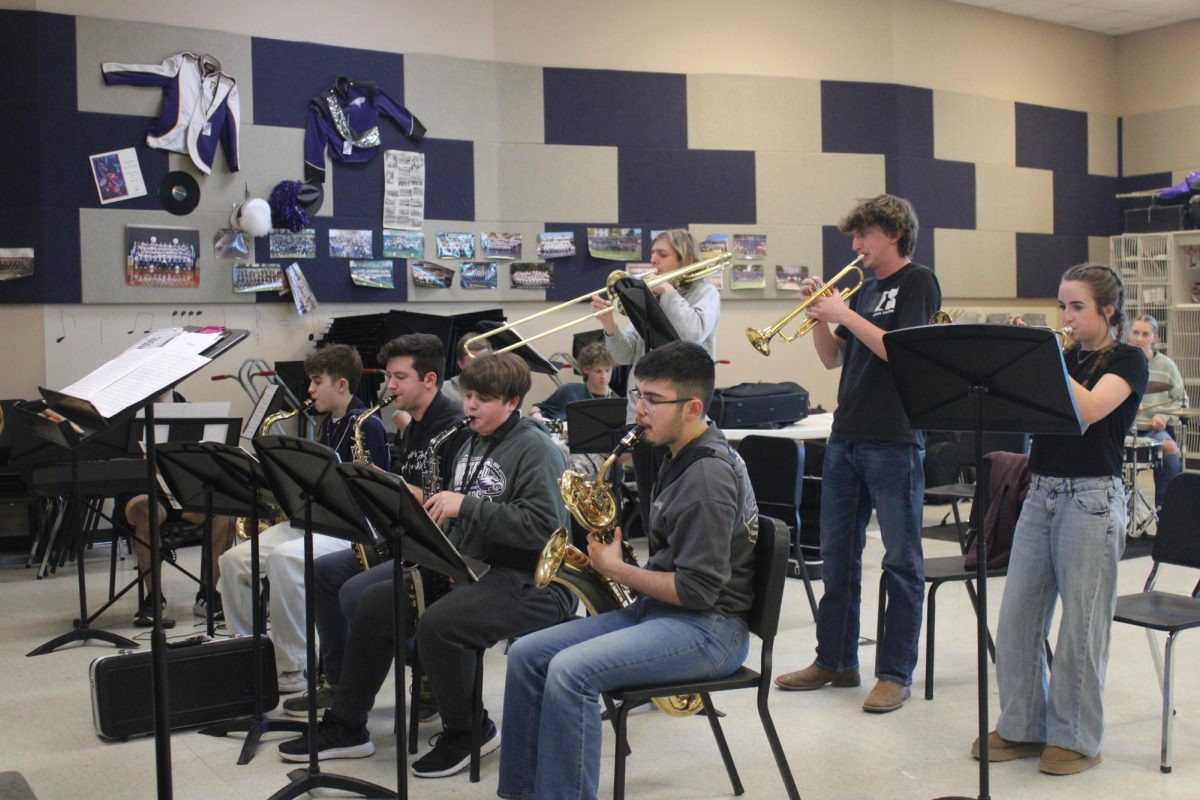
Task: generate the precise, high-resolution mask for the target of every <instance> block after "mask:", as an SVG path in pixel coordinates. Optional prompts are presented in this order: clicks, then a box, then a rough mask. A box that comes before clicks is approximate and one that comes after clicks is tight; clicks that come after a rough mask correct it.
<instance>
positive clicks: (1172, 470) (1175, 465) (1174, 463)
mask: <svg viewBox="0 0 1200 800" xmlns="http://www.w3.org/2000/svg"><path fill="white" fill-rule="evenodd" d="M1138 436H1142V437H1145V438H1147V439H1153V440H1154V441H1156V442H1166V440H1168V439H1170V440H1171V441H1175V437H1174V436H1172V435H1171V430H1170V429H1169V428H1167V429H1164V430H1161V431H1138ZM1164 446H1165V445H1164ZM1181 472H1183V457H1182V456H1180V454H1179V451H1178V450H1176V451H1175V452H1174V453H1167V452H1166V451H1165V450H1164V451H1162V464H1160V465H1159V466H1158V468H1157V469H1155V470H1154V506H1155V507H1156V508H1162V503H1163V498H1165V497H1166V496H1167V485H1168V484H1170V483H1171V479H1172V478H1174V477H1175V476H1176V475H1178V474H1179V473H1181Z"/></svg>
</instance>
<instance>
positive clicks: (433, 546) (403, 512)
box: [337, 464, 487, 800]
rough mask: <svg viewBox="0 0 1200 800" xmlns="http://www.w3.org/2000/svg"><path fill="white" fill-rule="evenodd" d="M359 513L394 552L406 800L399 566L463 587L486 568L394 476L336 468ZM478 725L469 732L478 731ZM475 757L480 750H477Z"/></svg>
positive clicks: (401, 785) (399, 733) (404, 603)
mask: <svg viewBox="0 0 1200 800" xmlns="http://www.w3.org/2000/svg"><path fill="white" fill-rule="evenodd" d="M337 471H338V472H339V473H340V474H341V475H342V477H343V478H344V479H345V481H346V485H347V486H348V487H349V489H350V493H351V494H352V495H353V496H354V499H355V501H356V502H357V504H358V507H359V509H361V511H362V513H363V514H364V515H365V516H366V518H367V520H368V521H369V522H370V523H371V525H372V527H374V528H375V530H376V531H379V532H380V533H381V534H382V535H383V536H385V537H386V538H387V539H388V540H390V543H391V546H392V554H393V556H394V557H393V559H392V591H393V596H394V602H395V614H394V619H395V629H394V630H393V637H394V638H393V646H394V648H395V652H394V657H395V663H396V786H397V793H398V795H399V797H400V798H401V799H402V800H403V798H407V797H408V767H407V761H408V755H407V753H408V748H407V744H406V734H405V728H404V719H405V717H406V711H405V699H404V629H405V625H406V622H405V619H404V617H405V614H406V611H407V608H408V596H407V592H405V590H404V568H403V565H402V564H401V562H402V561H403V560H407V561H411V562H413V563H415V564H419V565H421V566H423V567H426V568H428V569H431V570H433V571H435V572H439V573H441V574H442V575H445V576H447V577H450V578H453V579H454V580H456V581H460V582H463V583H469V582H473V581H476V580H478V579H479V577H480V576H482V575H483V573H484V572H486V571H487V564H485V563H483V562H481V561H476V560H474V559H467V558H466V557H465V556H463V555H462V554H461V553H459V552H458V551H457V550H456V549H454V545H452V544H450V540H449V539H447V538H446V535H445V534H444V533H442V529H441V528H439V527H438V526H437V525H436V524H435V523H434V521H433V520H432V519H431V518H430V517H429V514H428V513H426V511H425V509H424V508H423V507H422V506H421V503H420V501H418V500H417V498H416V497H414V496H413V494H412V492H410V491H409V489H408V486H407V485H406V484H405V483H404V481H403V480H401V479H400V478H399V477H398V476H396V475H393V474H392V473H390V472H384V471H383V470H380V469H376V468H374V467H368V466H364V465H362V464H340V465H339V466H338V468H337ZM478 727H479V726H478V720H475V724H473V725H472V730H473V731H476V730H478ZM475 749H476V752H478V748H475Z"/></svg>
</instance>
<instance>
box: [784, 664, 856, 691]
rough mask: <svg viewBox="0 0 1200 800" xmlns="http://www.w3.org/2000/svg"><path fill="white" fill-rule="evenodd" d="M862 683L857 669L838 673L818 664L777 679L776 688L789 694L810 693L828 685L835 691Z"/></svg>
mask: <svg viewBox="0 0 1200 800" xmlns="http://www.w3.org/2000/svg"><path fill="white" fill-rule="evenodd" d="M861 682H862V681H861V679H860V678H859V677H858V670H856V669H850V670H846V671H845V672H837V671H836V670H832V669H825V668H824V667H818V666H817V665H816V664H809V665H808V666H807V667H805V668H804V669H798V670H796V671H795V672H789V673H788V674H786V675H780V676H779V677H777V678H776V679H775V685H776V686H778V687H779V688H780V689H785V690H787V691H789V692H809V691H812V690H813V689H820V688H821V687H822V686H824V685H826V684H829V685H830V686H833V687H834V688H835V689H848V688H852V687H855V686H858V685H859V684H860V683H861Z"/></svg>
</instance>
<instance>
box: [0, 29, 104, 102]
mask: <svg viewBox="0 0 1200 800" xmlns="http://www.w3.org/2000/svg"><path fill="white" fill-rule="evenodd" d="M0 53H3V54H4V80H3V81H0V84H2V85H0V108H4V109H5V110H6V111H7V110H11V109H13V108H35V107H36V108H60V109H74V108H75V104H76V98H77V94H78V93H77V91H76V85H77V84H76V81H75V18H74V17H70V16H64V15H62V14H43V13H36V12H33V11H0ZM96 69H97V70H99V69H100V65H99V64H97V65H96Z"/></svg>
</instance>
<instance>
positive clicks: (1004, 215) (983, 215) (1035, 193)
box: [938, 164, 1054, 258]
mask: <svg viewBox="0 0 1200 800" xmlns="http://www.w3.org/2000/svg"><path fill="white" fill-rule="evenodd" d="M975 227H976V228H978V229H979V230H981V231H1020V232H1021V233H1054V174H1053V173H1052V172H1050V171H1049V170H1043V169H1029V168H1026V167H1001V166H998V165H995V164H977V165H976V166H975ZM938 256H939V258H940V257H941V252H939V253H938Z"/></svg>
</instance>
